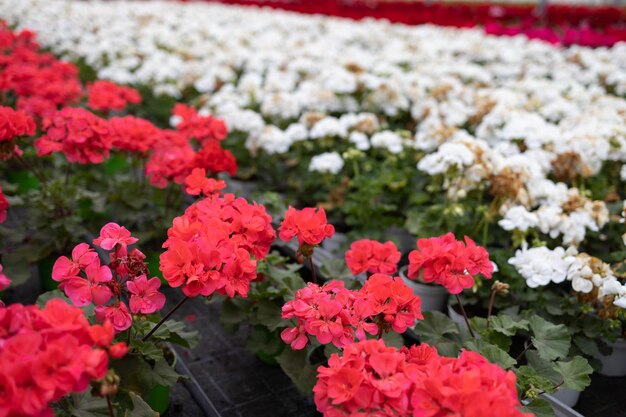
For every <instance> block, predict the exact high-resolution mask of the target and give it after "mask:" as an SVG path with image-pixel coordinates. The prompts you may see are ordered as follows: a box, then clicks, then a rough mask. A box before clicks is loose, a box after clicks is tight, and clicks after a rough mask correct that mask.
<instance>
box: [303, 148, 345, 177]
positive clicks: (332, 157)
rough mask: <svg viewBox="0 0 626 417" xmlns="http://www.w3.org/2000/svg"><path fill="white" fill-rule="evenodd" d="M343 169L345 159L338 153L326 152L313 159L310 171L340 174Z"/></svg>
mask: <svg viewBox="0 0 626 417" xmlns="http://www.w3.org/2000/svg"><path fill="white" fill-rule="evenodd" d="M342 168H343V158H341V155H339V154H338V153H337V152H325V153H323V154H320V155H316V156H314V157H313V158H311V163H310V164H309V171H311V172H322V173H329V174H338V173H339V171H341V169H342Z"/></svg>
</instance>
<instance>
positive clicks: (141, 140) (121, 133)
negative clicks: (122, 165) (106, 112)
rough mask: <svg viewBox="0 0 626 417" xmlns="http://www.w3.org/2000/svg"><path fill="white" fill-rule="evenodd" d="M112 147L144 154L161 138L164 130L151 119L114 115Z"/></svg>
mask: <svg viewBox="0 0 626 417" xmlns="http://www.w3.org/2000/svg"><path fill="white" fill-rule="evenodd" d="M109 126H110V127H111V130H112V141H111V147H112V148H113V149H116V150H120V151H126V152H132V153H137V154H140V155H142V156H144V155H146V154H147V153H148V151H150V150H151V149H153V147H154V146H155V144H156V143H157V142H158V141H159V140H161V136H162V134H163V133H162V131H161V130H160V129H159V128H157V127H156V126H155V125H153V124H152V123H150V122H149V121H147V120H145V119H142V118H140V117H135V116H124V117H112V118H111V119H109Z"/></svg>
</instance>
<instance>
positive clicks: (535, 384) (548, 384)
mask: <svg viewBox="0 0 626 417" xmlns="http://www.w3.org/2000/svg"><path fill="white" fill-rule="evenodd" d="M513 371H514V372H515V375H517V391H518V392H519V394H520V395H521V396H522V398H527V397H528V396H529V395H530V392H529V391H532V392H533V393H534V395H537V394H540V393H541V392H547V393H548V394H551V393H552V392H554V384H553V383H552V381H550V380H549V379H548V378H544V377H543V376H541V375H539V374H538V373H537V371H536V370H535V369H533V368H531V367H529V366H520V367H519V368H514V369H513Z"/></svg>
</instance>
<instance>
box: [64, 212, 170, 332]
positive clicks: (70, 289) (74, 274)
mask: <svg viewBox="0 0 626 417" xmlns="http://www.w3.org/2000/svg"><path fill="white" fill-rule="evenodd" d="M136 242H137V238H135V237H133V236H132V235H131V233H130V232H129V231H128V230H127V229H126V228H125V227H122V226H119V225H118V224H116V223H108V224H106V225H105V226H103V227H102V229H101V230H100V236H99V237H98V238H96V239H95V240H94V241H93V244H94V245H95V246H98V247H100V248H102V249H104V250H106V251H109V259H110V262H109V264H108V265H103V264H102V263H101V261H100V257H99V256H98V254H97V253H96V252H95V251H94V250H93V249H92V248H90V247H89V245H87V244H86V243H80V244H78V245H77V246H76V247H75V248H74V250H73V251H72V256H71V258H68V257H67V256H61V257H60V258H59V259H57V261H56V262H55V264H54V266H53V268H52V279H53V280H55V281H57V282H59V283H60V284H59V288H60V289H62V290H63V291H64V292H65V295H67V296H68V297H69V299H70V300H71V301H72V303H73V304H74V305H76V306H85V305H88V304H93V305H95V313H96V318H97V319H98V320H99V321H100V322H104V321H110V322H111V323H112V325H113V328H114V329H115V331H116V332H121V331H123V330H126V329H128V328H129V327H130V326H131V325H132V317H131V315H130V313H133V314H146V315H147V314H153V313H156V312H158V311H159V310H161V309H162V308H163V306H164V305H165V296H164V295H163V294H162V293H161V292H159V288H160V286H161V281H160V280H159V278H156V277H154V278H151V279H148V278H147V277H148V273H149V271H148V268H147V267H146V263H145V262H144V260H145V255H144V254H143V253H141V252H140V251H139V250H138V249H132V250H130V251H129V249H128V246H129V245H132V244H134V243H136ZM126 296H128V298H129V306H130V312H129V309H128V307H129V306H127V305H126V304H125V302H124V299H125V298H126Z"/></svg>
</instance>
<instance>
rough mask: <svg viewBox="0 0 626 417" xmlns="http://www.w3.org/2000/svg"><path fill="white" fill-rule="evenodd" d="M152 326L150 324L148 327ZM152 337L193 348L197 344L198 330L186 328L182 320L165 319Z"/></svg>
mask: <svg viewBox="0 0 626 417" xmlns="http://www.w3.org/2000/svg"><path fill="white" fill-rule="evenodd" d="M153 327H154V326H150V329H152V328H153ZM152 337H154V338H155V339H161V340H164V341H166V342H171V343H174V344H177V345H180V346H184V347H186V348H189V349H193V348H194V347H196V346H197V345H198V332H197V331H196V330H193V331H188V330H186V328H185V323H183V322H182V321H176V320H167V321H166V322H164V323H163V324H162V325H161V327H159V328H158V329H157V331H156V332H154V334H153V335H152Z"/></svg>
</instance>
